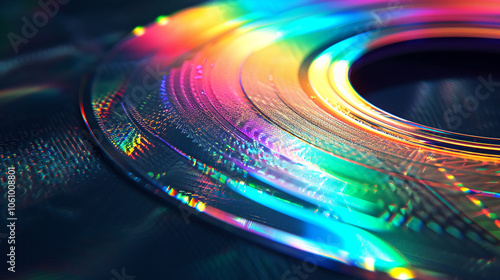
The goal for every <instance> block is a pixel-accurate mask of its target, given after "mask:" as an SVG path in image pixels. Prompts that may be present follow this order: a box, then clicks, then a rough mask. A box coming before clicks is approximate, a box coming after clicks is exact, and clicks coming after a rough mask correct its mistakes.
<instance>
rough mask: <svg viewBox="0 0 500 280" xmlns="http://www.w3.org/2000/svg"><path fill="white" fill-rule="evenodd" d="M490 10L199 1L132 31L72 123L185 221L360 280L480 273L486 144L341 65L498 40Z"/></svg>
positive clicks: (475, 5)
mask: <svg viewBox="0 0 500 280" xmlns="http://www.w3.org/2000/svg"><path fill="white" fill-rule="evenodd" d="M499 14H500V2H498V1H496V0H495V1H492V0H484V1H474V2H470V1H463V0H453V1H446V0H441V1H439V0H433V1H430V0H429V1H402V0H401V1H397V0H394V1H385V0H384V1H382V0H354V1H305V0H301V1H235V2H231V1H229V2H228V1H221V2H211V3H209V4H206V5H202V6H198V7H194V8H190V9H187V10H184V11H181V12H178V13H176V14H174V15H171V16H168V17H165V16H161V17H159V18H158V19H157V21H156V22H155V23H153V24H151V25H149V26H147V27H137V28H136V29H134V30H133V32H132V34H131V35H130V37H129V38H127V39H126V40H124V41H123V42H122V43H121V44H119V45H118V46H116V47H115V49H114V50H113V51H112V52H110V53H109V55H108V56H107V59H105V60H104V61H103V63H102V64H101V65H100V66H99V67H98V69H97V70H96V72H95V74H94V77H93V79H92V80H91V81H90V83H89V90H88V91H87V92H86V93H85V94H84V96H83V100H82V107H83V112H84V117H85V119H86V121H87V123H88V125H89V127H90V128H91V129H92V132H93V134H94V136H95V138H96V139H97V140H98V142H99V144H100V145H101V147H102V148H103V149H104V151H105V152H106V153H107V154H108V156H109V157H110V158H111V159H112V160H113V161H114V162H115V163H116V164H117V165H118V166H119V167H120V168H122V169H123V170H124V171H125V172H127V174H128V175H129V176H130V177H131V178H133V179H134V180H136V181H137V182H139V183H140V184H141V185H143V186H145V187H146V188H147V189H148V190H151V191H153V192H155V193H156V194H158V195H160V196H162V197H165V198H167V199H170V200H172V201H173V199H171V198H172V197H173V198H175V199H177V200H178V201H180V202H181V203H183V204H186V205H188V206H190V207H187V208H186V209H190V210H189V211H188V215H193V214H199V216H200V217H202V218H206V219H209V220H210V221H213V222H214V223H217V224H220V225H221V226H223V227H225V228H228V229H232V230H235V231H237V232H240V233H243V234H247V235H249V236H255V237H262V238H261V239H260V240H266V239H268V240H272V241H273V242H275V243H276V244H279V245H283V248H288V247H291V248H294V249H296V251H297V252H305V253H310V254H312V255H313V256H315V257H316V258H317V259H316V261H317V263H318V264H319V265H322V266H325V267H331V268H334V269H338V270H341V271H348V272H352V271H353V270H352V269H350V267H357V268H360V269H355V272H353V273H355V274H358V275H361V276H366V277H368V278H377V277H392V278H395V279H411V278H429V279H434V278H446V277H449V276H459V277H463V278H464V279H469V278H473V279H480V278H484V279H491V277H493V276H494V275H499V274H500V261H499V259H498V257H499V256H500V252H499V250H498V238H499V237H500V230H499V227H500V218H499V217H498V215H500V207H499V205H500V203H499V202H500V200H499V199H498V197H499V196H500V194H499V193H498V189H499V181H500V164H499V163H500V158H499V154H500V139H496V138H487V137H479V136H472V135H465V134H458V133H453V132H449V131H444V130H439V129H435V128H431V127H426V126H423V125H420V124H417V123H413V122H410V121H408V120H404V119H401V118H399V117H397V116H394V115H391V114H389V113H387V112H385V111H382V110H380V109H378V108H376V107H374V106H373V105H371V104H370V103H368V102H367V101H366V100H364V99H363V98H362V97H361V96H360V95H359V94H358V93H357V92H356V91H355V90H354V88H353V87H352V86H351V83H350V81H349V71H350V67H351V65H352V64H353V63H354V62H355V61H356V60H358V59H359V58H360V57H361V56H362V55H364V54H366V53H368V52H370V51H372V50H375V49H378V48H381V47H383V46H386V45H389V44H394V43H398V42H403V41H408V40H414V39H425V38H442V37H474V38H476V37H477V38H493V39H499V38H500V29H499V27H500V17H499ZM183 204H182V205H183ZM182 209H184V208H182ZM258 239H259V238H258ZM339 263H340V264H343V265H339Z"/></svg>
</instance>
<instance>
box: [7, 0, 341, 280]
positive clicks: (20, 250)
mask: <svg viewBox="0 0 500 280" xmlns="http://www.w3.org/2000/svg"><path fill="white" fill-rule="evenodd" d="M44 2H46V1H44ZM197 2H198V1H144V0H141V1H130V0H126V1H123V0H121V1H118V0H116V1H96V0H87V1H79V0H70V1H69V2H68V3H67V4H64V5H59V11H58V12H57V13H56V14H55V15H54V16H53V17H50V18H49V20H48V22H47V24H45V25H43V26H41V27H39V28H37V31H36V33H35V35H34V36H33V37H32V38H27V39H28V42H27V43H21V44H19V46H18V52H17V53H16V52H15V50H14V47H13V45H12V44H11V42H10V40H9V37H8V34H9V33H11V32H12V33H15V34H16V35H19V36H22V35H23V33H22V28H23V25H24V24H25V23H24V22H23V20H22V19H23V17H25V18H26V19H27V20H28V21H30V22H33V16H34V15H35V14H36V13H38V12H40V11H43V10H42V9H41V7H40V5H39V4H38V2H37V1H5V0H3V1H2V2H1V4H0V36H1V38H2V39H1V40H0V42H1V43H0V73H1V75H0V120H1V121H0V163H1V169H2V170H4V171H5V172H2V173H6V172H7V167H10V166H14V167H16V176H17V182H16V184H17V186H18V188H19V189H18V190H17V194H16V195H17V201H16V217H17V218H18V220H17V224H16V273H15V274H14V273H10V272H8V271H7V267H8V265H7V263H6V262H5V260H6V254H7V253H8V244H7V242H6V241H7V239H5V238H4V237H5V236H6V235H5V234H7V233H8V230H7V228H5V227H2V228H0V253H1V257H0V260H1V262H0V263H1V265H0V279H30V280H34V279H51V280H57V279H70V280H72V279H74V280H76V279H106V280H109V279H116V280H125V279H126V280H132V279H136V280H152V279H281V278H282V277H283V276H284V273H285V272H287V271H291V270H292V267H293V266H301V265H302V260H301V259H295V258H292V257H288V256H285V255H283V254H280V253H277V252H275V251H272V250H270V249H267V248H265V247H263V246H261V245H258V244H256V243H253V242H250V241H247V240H245V239H242V238H239V237H237V236H234V235H232V234H230V233H228V232H225V231H224V230H222V229H219V228H215V227H212V226H211V225H209V224H207V223H205V222H202V221H200V220H199V219H197V218H196V217H189V218H188V219H185V217H183V216H182V213H181V211H180V210H179V209H178V208H177V207H172V206H170V205H167V204H166V203H164V202H162V201H160V200H159V199H156V198H155V197H153V196H152V195H150V194H148V193H146V192H144V191H142V189H141V188H140V187H139V186H136V185H134V184H132V183H131V182H130V181H128V180H127V179H126V178H125V176H123V175H122V174H120V173H119V172H117V171H116V170H114V169H113V167H112V165H111V164H110V163H109V162H108V161H107V160H106V159H104V158H103V156H102V155H101V153H100V152H99V150H98V149H97V148H96V147H95V146H94V144H93V143H92V142H91V140H90V139H89V137H88V136H89V134H88V133H87V132H86V128H85V126H84V123H83V120H82V117H81V115H80V111H79V103H78V96H79V93H80V90H81V86H82V84H83V83H84V79H83V77H84V76H85V74H87V73H90V72H92V70H93V69H94V67H95V66H96V65H97V64H98V63H99V60H100V59H101V58H102V56H103V55H104V54H105V53H106V51H107V50H109V49H110V48H111V47H112V46H113V45H114V44H116V43H117V42H118V41H119V40H121V39H122V38H123V37H124V36H126V35H128V34H129V33H130V31H131V30H132V29H133V28H134V27H136V26H138V25H146V24H147V23H149V22H152V21H154V19H155V18H156V17H157V16H159V15H162V14H170V13H172V12H174V11H176V10H179V9H181V8H184V7H186V6H190V5H194V4H196V3H197ZM6 187H7V185H6V176H4V175H2V188H3V190H4V191H5V190H6ZM4 193H5V192H4ZM0 205H1V206H2V207H0V209H2V211H1V213H0V216H1V217H0V218H1V219H2V220H3V221H5V220H6V212H7V211H6V208H7V207H6V205H7V201H6V199H2V200H1V201H0ZM134 276H135V278H134ZM285 276H286V275H285ZM294 277H295V278H294ZM326 278H330V279H345V278H347V277H346V276H343V275H340V274H337V273H334V272H332V271H329V270H326V269H322V268H317V269H316V270H315V271H313V272H312V273H307V274H306V275H294V274H290V276H289V277H286V278H285V279H326Z"/></svg>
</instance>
